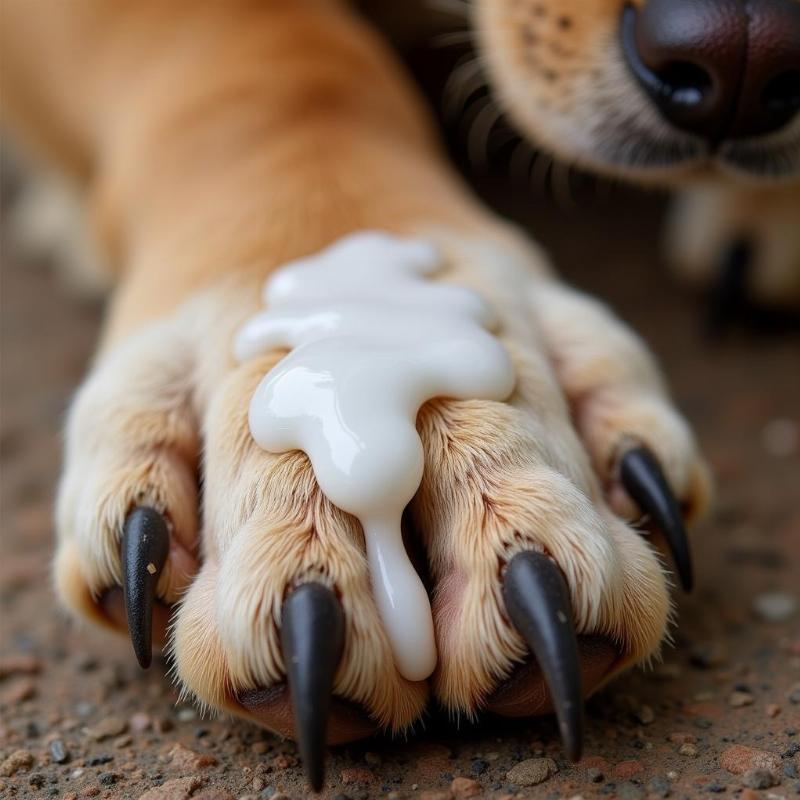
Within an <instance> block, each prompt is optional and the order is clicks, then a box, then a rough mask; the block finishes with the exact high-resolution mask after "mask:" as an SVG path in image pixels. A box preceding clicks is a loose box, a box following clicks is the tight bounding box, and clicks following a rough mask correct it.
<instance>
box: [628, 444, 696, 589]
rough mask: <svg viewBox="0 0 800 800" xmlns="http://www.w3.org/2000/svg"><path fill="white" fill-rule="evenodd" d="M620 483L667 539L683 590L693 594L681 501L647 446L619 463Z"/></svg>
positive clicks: (634, 450)
mask: <svg viewBox="0 0 800 800" xmlns="http://www.w3.org/2000/svg"><path fill="white" fill-rule="evenodd" d="M620 480H621V481H622V485H623V486H624V487H625V490H626V491H627V492H628V494H629V495H630V496H631V497H632V498H633V500H634V501H635V502H636V503H637V505H638V506H639V508H640V509H641V510H642V511H643V512H644V513H646V514H649V515H650V517H651V518H652V520H653V522H654V523H655V525H656V527H657V528H658V529H659V530H660V531H661V533H662V534H663V535H664V538H665V539H666V542H667V546H668V547H669V550H670V552H671V553H672V559H673V561H674V562H675V568H676V569H677V571H678V577H679V578H680V581H681V586H683V589H684V591H686V592H690V591H691V590H692V585H693V583H694V580H693V577H692V555H691V551H690V550H689V539H688V537H687V536H686V528H685V526H684V524H683V517H682V515H681V510H680V507H679V506H678V501H677V500H676V499H675V495H674V494H673V493H672V490H671V489H670V488H669V485H668V484H667V479H666V478H665V477H664V473H663V471H662V470H661V467H660V466H659V464H658V461H656V459H655V457H654V456H653V454H652V453H651V452H650V451H649V450H647V449H646V448H644V447H636V448H634V449H632V450H629V451H628V452H627V453H626V454H625V455H624V456H623V457H622V460H621V461H620Z"/></svg>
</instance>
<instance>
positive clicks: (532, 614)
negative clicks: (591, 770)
mask: <svg viewBox="0 0 800 800" xmlns="http://www.w3.org/2000/svg"><path fill="white" fill-rule="evenodd" d="M503 597H504V598H505V603H506V610H507V611H508V615H509V617H511V621H512V622H513V623H514V626H515V627H516V628H517V630H518V631H519V632H520V634H521V635H522V638H523V639H524V640H525V642H526V643H527V645H528V647H529V648H530V650H531V653H532V654H533V656H534V657H535V658H536V660H537V661H538V663H539V666H540V668H541V670H542V672H543V673H544V679H545V682H546V683H547V687H548V689H549V690H550V696H551V697H552V699H553V706H554V707H555V711H556V716H557V718H558V727H559V730H560V731H561V740H562V742H563V743H564V750H565V751H566V755H567V757H568V758H569V759H570V760H572V761H578V760H580V757H581V750H582V749H583V699H582V698H583V693H582V691H581V666H580V659H579V657H578V641H577V638H576V636H575V628H574V626H573V623H572V605H571V603H570V599H569V589H568V587H567V582H566V581H565V580H564V576H563V575H562V574H561V570H560V569H559V568H558V567H557V566H556V565H555V564H554V563H553V561H552V560H551V559H550V558H549V557H548V556H546V555H544V554H542V553H535V552H532V551H528V552H523V553H518V554H517V555H515V556H514V557H513V558H512V559H511V561H510V562H509V564H508V566H507V567H506V573H505V579H504V582H503Z"/></svg>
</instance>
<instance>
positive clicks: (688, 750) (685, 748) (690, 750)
mask: <svg viewBox="0 0 800 800" xmlns="http://www.w3.org/2000/svg"><path fill="white" fill-rule="evenodd" d="M678 752H679V753H680V754H681V755H682V756H687V757H688V758H694V757H695V756H696V755H697V748H696V747H695V746H694V745H693V744H691V742H686V744H682V745H681V746H680V749H679V750H678Z"/></svg>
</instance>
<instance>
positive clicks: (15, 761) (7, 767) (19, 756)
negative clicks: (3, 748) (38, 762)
mask: <svg viewBox="0 0 800 800" xmlns="http://www.w3.org/2000/svg"><path fill="white" fill-rule="evenodd" d="M32 766H33V755H32V754H31V753H29V752H28V751H27V750H15V751H14V752H13V753H11V755H10V756H8V758H6V759H5V760H4V761H3V763H2V764H0V775H2V776H3V777H5V778H10V777H11V776H12V775H14V774H15V773H17V772H19V770H21V769H30V768H31V767H32Z"/></svg>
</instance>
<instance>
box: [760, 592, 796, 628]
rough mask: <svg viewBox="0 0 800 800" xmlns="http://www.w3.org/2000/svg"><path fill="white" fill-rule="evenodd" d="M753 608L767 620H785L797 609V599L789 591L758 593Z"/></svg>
mask: <svg viewBox="0 0 800 800" xmlns="http://www.w3.org/2000/svg"><path fill="white" fill-rule="evenodd" d="M753 610H754V611H755V613H756V614H757V615H758V616H759V617H761V619H763V620H764V621H765V622H784V621H785V620H787V619H789V618H790V617H792V616H793V615H794V613H795V611H797V600H796V598H795V597H794V596H793V595H790V594H788V593H787V592H764V593H763V594H759V595H756V597H755V599H754V600H753Z"/></svg>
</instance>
